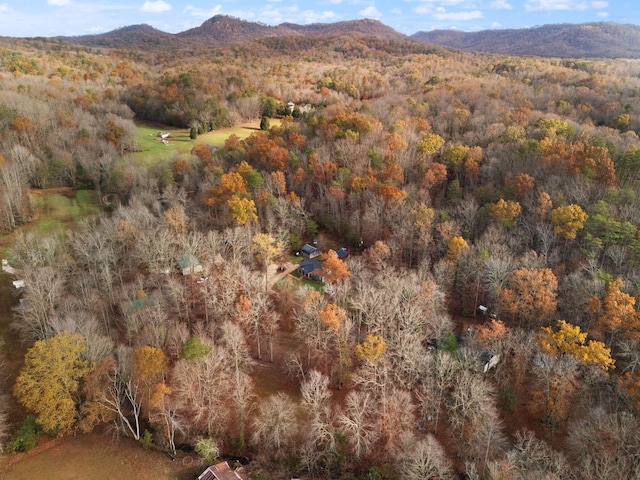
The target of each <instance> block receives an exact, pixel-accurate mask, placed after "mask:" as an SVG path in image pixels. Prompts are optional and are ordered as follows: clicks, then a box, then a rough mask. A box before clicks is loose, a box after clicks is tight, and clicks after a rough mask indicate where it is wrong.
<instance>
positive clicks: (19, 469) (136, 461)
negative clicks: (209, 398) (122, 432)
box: [0, 433, 206, 480]
mask: <svg viewBox="0 0 640 480" xmlns="http://www.w3.org/2000/svg"><path fill="white" fill-rule="evenodd" d="M204 468H206V467H205V465H204V464H203V463H202V460H201V459H199V458H197V457H194V456H187V457H178V458H176V459H175V460H171V458H169V456H167V455H166V454H165V453H162V452H157V451H153V450H147V449H144V448H142V446H140V444H139V443H137V442H135V441H133V440H131V439H127V438H121V439H114V438H113V437H111V436H104V435H100V434H97V433H92V434H86V435H76V436H68V437H64V438H58V439H49V440H48V441H47V442H46V443H44V444H41V445H39V446H38V447H36V449H35V450H33V451H31V452H28V453H24V454H18V455H16V456H13V457H7V458H5V461H4V462H2V460H0V478H2V479H4V480H27V479H32V478H46V479H47V480H80V479H85V478H91V479H94V480H130V479H134V478H135V479H136V480H193V479H194V478H197V476H198V474H200V473H202V471H203V470H204Z"/></svg>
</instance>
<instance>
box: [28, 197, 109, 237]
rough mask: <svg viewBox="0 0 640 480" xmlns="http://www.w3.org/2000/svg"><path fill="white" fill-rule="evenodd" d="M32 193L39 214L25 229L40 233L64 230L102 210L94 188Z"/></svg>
mask: <svg viewBox="0 0 640 480" xmlns="http://www.w3.org/2000/svg"><path fill="white" fill-rule="evenodd" d="M32 194H33V196H34V197H35V199H36V203H37V204H38V216H37V217H36V219H35V221H34V222H32V223H31V224H29V225H26V226H25V227H23V230H27V231H29V230H32V231H35V232H37V233H39V234H47V233H57V232H62V231H64V230H66V229H67V228H69V227H70V226H72V225H73V224H75V223H76V222H78V221H79V220H80V219H82V218H84V217H87V216H89V215H94V214H97V213H99V212H100V210H101V206H100V200H99V199H98V198H97V197H96V192H95V191H93V190H76V191H73V190H71V189H66V188H65V189H54V190H43V191H38V190H34V191H32Z"/></svg>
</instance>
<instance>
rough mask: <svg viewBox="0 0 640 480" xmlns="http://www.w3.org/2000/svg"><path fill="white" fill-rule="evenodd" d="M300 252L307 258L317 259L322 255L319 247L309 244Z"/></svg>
mask: <svg viewBox="0 0 640 480" xmlns="http://www.w3.org/2000/svg"><path fill="white" fill-rule="evenodd" d="M300 251H301V252H302V254H303V255H304V256H305V257H307V258H315V257H317V256H319V255H322V250H320V249H319V248H318V247H314V246H313V245H309V244H308V243H305V244H304V245H303V246H302V248H301V249H300Z"/></svg>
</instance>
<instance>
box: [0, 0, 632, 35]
mask: <svg viewBox="0 0 640 480" xmlns="http://www.w3.org/2000/svg"><path fill="white" fill-rule="evenodd" d="M218 14H224V15H230V16H233V17H238V18H242V19H244V20H249V21H254V22H261V23H265V24H267V25H277V24H279V23H282V22H293V23H299V24H308V23H316V22H321V23H328V22H338V21H342V20H353V19H360V18H374V19H376V20H380V21H381V22H382V23H384V24H386V25H388V26H390V27H393V28H395V29H396V30H397V31H399V32H402V33H405V34H408V35H411V34H413V33H416V32H418V31H421V30H434V29H441V28H445V29H458V30H464V31H476V30H484V29H495V28H522V27H533V26H537V25H544V24H548V23H583V22H594V21H612V22H618V23H632V24H636V25H637V24H640V5H639V3H638V0H387V1H381V0H311V1H308V0H307V1H303V0H300V1H286V0H260V1H258V0H211V1H209V0H207V1H205V0H134V1H131V0H0V35H3V36H11V37H34V36H45V37H50V36H58V35H85V34H91V33H103V32H108V31H110V30H114V29H116V28H120V27H125V26H128V25H136V24H141V23H146V24H148V25H151V26H153V27H155V28H158V29H160V30H163V31H165V32H169V33H178V32H181V31H184V30H187V29H189V28H193V27H197V26H199V25H201V24H202V23H203V22H204V21H205V20H207V19H209V18H211V17H212V16H214V15H218Z"/></svg>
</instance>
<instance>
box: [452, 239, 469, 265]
mask: <svg viewBox="0 0 640 480" xmlns="http://www.w3.org/2000/svg"><path fill="white" fill-rule="evenodd" d="M467 248H469V245H468V244H467V241H466V240H465V239H464V238H462V237H453V238H452V239H451V240H449V244H448V245H447V260H449V261H450V262H454V263H455V262H457V261H458V258H460V255H462V252H463V251H464V250H466V249H467Z"/></svg>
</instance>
